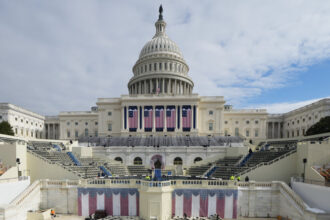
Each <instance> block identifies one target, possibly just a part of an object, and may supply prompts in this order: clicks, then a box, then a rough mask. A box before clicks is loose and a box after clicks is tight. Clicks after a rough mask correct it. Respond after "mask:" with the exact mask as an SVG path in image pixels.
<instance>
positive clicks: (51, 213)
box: [50, 209, 56, 219]
mask: <svg viewBox="0 0 330 220" xmlns="http://www.w3.org/2000/svg"><path fill="white" fill-rule="evenodd" d="M50 216H51V218H52V219H54V218H55V217H56V215H55V210H54V209H51V210H50Z"/></svg>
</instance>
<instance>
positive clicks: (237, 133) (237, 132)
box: [235, 128, 239, 136]
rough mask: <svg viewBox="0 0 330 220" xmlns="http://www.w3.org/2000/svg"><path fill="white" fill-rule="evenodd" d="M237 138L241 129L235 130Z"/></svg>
mask: <svg viewBox="0 0 330 220" xmlns="http://www.w3.org/2000/svg"><path fill="white" fill-rule="evenodd" d="M235 136H239V128H235Z"/></svg>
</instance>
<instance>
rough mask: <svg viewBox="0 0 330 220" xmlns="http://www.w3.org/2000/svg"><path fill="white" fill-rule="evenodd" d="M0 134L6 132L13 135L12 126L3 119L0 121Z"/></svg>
mask: <svg viewBox="0 0 330 220" xmlns="http://www.w3.org/2000/svg"><path fill="white" fill-rule="evenodd" d="M0 134H7V135H12V136H14V131H13V128H12V127H11V126H10V124H9V123H8V122H7V121H3V122H1V123H0Z"/></svg>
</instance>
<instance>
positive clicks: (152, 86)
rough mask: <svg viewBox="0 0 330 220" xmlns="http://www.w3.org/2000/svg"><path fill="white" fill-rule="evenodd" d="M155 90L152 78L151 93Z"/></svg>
mask: <svg viewBox="0 0 330 220" xmlns="http://www.w3.org/2000/svg"><path fill="white" fill-rule="evenodd" d="M153 90H154V84H153V80H152V79H150V93H151V94H152V93H153Z"/></svg>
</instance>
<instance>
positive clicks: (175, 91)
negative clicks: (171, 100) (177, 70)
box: [173, 79, 178, 94]
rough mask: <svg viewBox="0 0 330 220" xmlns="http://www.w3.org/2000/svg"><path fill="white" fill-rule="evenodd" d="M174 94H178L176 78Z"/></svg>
mask: <svg viewBox="0 0 330 220" xmlns="http://www.w3.org/2000/svg"><path fill="white" fill-rule="evenodd" d="M173 93H174V94H178V93H177V87H176V79H175V80H174V91H173Z"/></svg>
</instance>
